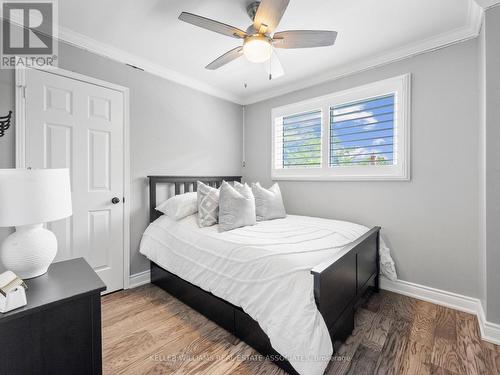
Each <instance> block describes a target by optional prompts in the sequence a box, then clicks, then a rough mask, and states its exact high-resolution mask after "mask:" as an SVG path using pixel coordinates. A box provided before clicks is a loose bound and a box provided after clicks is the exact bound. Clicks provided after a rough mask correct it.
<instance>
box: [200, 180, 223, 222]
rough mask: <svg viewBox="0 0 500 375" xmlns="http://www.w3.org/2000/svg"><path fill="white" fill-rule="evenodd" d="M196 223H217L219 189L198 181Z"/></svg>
mask: <svg viewBox="0 0 500 375" xmlns="http://www.w3.org/2000/svg"><path fill="white" fill-rule="evenodd" d="M197 184H198V189H197V190H198V225H199V226H200V227H210V226H212V225H214V224H216V223H217V218H218V214H219V189H215V188H213V187H211V186H208V185H205V184H204V183H203V182H201V181H198V182H197Z"/></svg>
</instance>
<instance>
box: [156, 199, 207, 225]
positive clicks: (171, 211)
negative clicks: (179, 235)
mask: <svg viewBox="0 0 500 375" xmlns="http://www.w3.org/2000/svg"><path fill="white" fill-rule="evenodd" d="M155 209H156V210H157V211H160V212H162V213H164V214H165V215H167V216H168V217H170V218H171V219H174V220H180V219H183V218H185V217H186V216H189V215H193V214H195V213H196V211H198V205H197V202H196V193H193V192H190V193H184V194H179V195H175V196H173V197H172V198H170V199H167V200H166V201H165V202H163V203H162V204H160V205H159V206H158V207H156V208H155Z"/></svg>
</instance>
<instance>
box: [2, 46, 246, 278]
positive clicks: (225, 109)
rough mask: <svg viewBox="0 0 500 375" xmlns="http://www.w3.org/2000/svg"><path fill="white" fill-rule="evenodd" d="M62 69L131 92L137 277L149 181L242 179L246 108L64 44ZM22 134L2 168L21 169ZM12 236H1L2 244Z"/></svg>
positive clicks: (5, 105) (10, 137)
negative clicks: (160, 177) (157, 177)
mask: <svg viewBox="0 0 500 375" xmlns="http://www.w3.org/2000/svg"><path fill="white" fill-rule="evenodd" d="M59 58H60V60H59V66H60V67H61V68H63V69H67V70H72V71H75V72H78V73H81V74H85V75H88V76H91V77H95V78H99V79H102V80H105V81H108V82H113V83H116V84H119V85H122V86H126V87H128V88H130V143H131V150H130V154H131V184H132V186H131V197H130V199H131V201H130V202H131V234H130V239H131V241H130V245H131V249H130V250H131V255H130V261H131V266H130V270H131V274H134V273H137V272H140V271H143V270H146V269H147V268H148V267H149V264H148V262H147V261H146V259H145V258H144V257H143V256H142V255H140V254H139V253H138V246H139V241H140V238H141V235H142V233H143V231H144V229H145V228H146V225H147V224H148V214H149V211H148V206H149V203H148V201H147V199H148V193H147V181H146V178H145V177H146V176H147V175H148V174H171V175H187V174H195V175H211V174H218V175H233V174H240V173H241V164H240V163H241V138H242V134H241V118H242V117H241V116H242V109H241V106H239V105H237V104H233V103H230V102H227V101H225V100H222V99H217V98H214V97H212V96H209V95H206V94H203V93H201V92H198V91H196V90H192V89H190V88H187V87H184V86H181V85H178V84H176V83H173V82H170V81H167V80H164V79H161V78H159V77H157V76H153V75H150V74H148V73H144V72H141V71H138V70H134V69H132V68H130V67H127V66H126V65H124V64H120V63H117V62H115V61H112V60H109V59H106V58H103V57H101V56H97V55H95V54H92V53H89V52H87V51H84V50H82V49H79V48H75V47H74V46H70V45H67V44H64V43H61V44H60V47H59ZM0 96H1V101H0V114H1V113H4V112H5V111H6V110H8V109H9V108H13V107H14V73H13V72H12V71H7V70H0ZM14 139H15V137H14V132H13V131H9V132H8V134H7V135H6V136H5V137H4V138H0V167H2V168H11V167H14V166H15V159H14V157H15V154H14ZM5 234H6V231H5V230H3V231H2V232H0V241H2V239H3V237H4V236H5Z"/></svg>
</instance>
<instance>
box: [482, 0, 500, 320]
mask: <svg viewBox="0 0 500 375" xmlns="http://www.w3.org/2000/svg"><path fill="white" fill-rule="evenodd" d="M484 32H485V52H486V58H485V74H486V192H485V194H486V212H485V213H486V281H487V290H486V291H487V294H486V300H487V312H486V315H487V319H488V321H490V322H494V323H500V289H499V287H498V286H499V285H500V272H499V269H498V266H499V265H500V230H499V225H500V147H499V143H500V126H499V125H500V6H497V7H495V8H491V9H489V10H487V11H486V16H485V30H484Z"/></svg>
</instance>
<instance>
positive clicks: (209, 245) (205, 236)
mask: <svg viewBox="0 0 500 375" xmlns="http://www.w3.org/2000/svg"><path fill="white" fill-rule="evenodd" d="M367 231H368V228H367V227H364V226H362V225H358V224H354V223H350V222H345V221H337V220H329V219H320V218H314V217H307V216H295V215H288V216H287V217H286V218H284V219H277V220H269V221H263V222H258V223H257V225H254V226H247V227H244V228H239V229H235V230H232V231H228V232H219V230H218V227H217V225H214V226H212V227H207V228H199V227H198V224H197V220H196V215H192V216H188V217H187V218H185V219H182V220H180V221H174V220H172V219H170V218H169V217H167V216H161V217H160V218H159V219H157V220H156V221H154V222H153V223H151V224H150V225H149V227H148V228H147V229H146V231H145V233H144V235H143V237H142V240H141V245H140V252H141V253H142V254H144V255H145V256H146V257H147V258H149V259H150V260H151V261H153V262H154V263H156V264H158V265H159V266H161V267H162V268H164V269H165V270H167V271H169V272H171V273H173V274H175V275H177V276H179V277H181V278H182V279H184V280H186V281H188V282H190V283H192V284H194V285H197V286H198V287H200V288H202V289H204V290H206V291H208V292H211V293H212V294H214V295H216V296H218V297H220V298H223V299H224V300H226V301H228V302H230V303H232V304H233V305H236V306H240V307H241V308H242V309H243V310H244V311H245V312H246V313H247V314H248V315H250V316H251V317H252V318H253V319H254V320H256V321H257V322H258V323H259V325H260V327H261V328H262V330H263V331H264V332H265V333H266V334H267V336H268V337H269V339H270V341H271V345H272V346H273V348H274V349H275V350H276V351H278V352H279V353H280V354H282V355H283V356H284V357H286V358H287V360H288V361H289V362H290V364H291V365H292V366H293V367H294V368H295V370H297V372H299V373H300V374H302V375H319V374H323V372H324V370H325V369H326V366H327V365H328V361H329V359H330V357H331V355H332V351H333V349H332V343H331V339H330V336H329V333H328V329H327V327H326V324H325V322H324V320H323V318H322V316H321V314H320V312H319V311H318V309H317V307H316V303H315V300H314V293H313V276H312V274H311V273H310V271H311V269H312V268H313V267H314V266H316V265H318V264H319V263H322V262H323V261H326V260H329V261H332V262H334V261H335V260H336V259H338V258H340V257H341V256H342V255H344V254H345V253H346V252H347V251H348V250H347V249H346V247H347V245H349V244H350V243H351V242H353V241H354V240H356V239H357V238H358V237H360V236H361V235H362V234H364V233H366V232H367ZM390 261H391V262H392V260H390Z"/></svg>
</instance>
